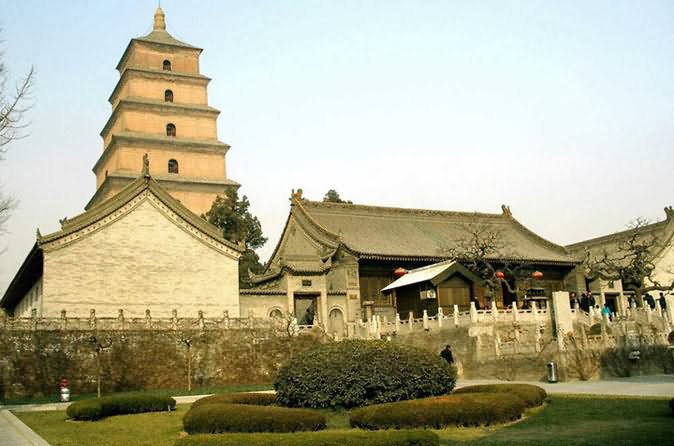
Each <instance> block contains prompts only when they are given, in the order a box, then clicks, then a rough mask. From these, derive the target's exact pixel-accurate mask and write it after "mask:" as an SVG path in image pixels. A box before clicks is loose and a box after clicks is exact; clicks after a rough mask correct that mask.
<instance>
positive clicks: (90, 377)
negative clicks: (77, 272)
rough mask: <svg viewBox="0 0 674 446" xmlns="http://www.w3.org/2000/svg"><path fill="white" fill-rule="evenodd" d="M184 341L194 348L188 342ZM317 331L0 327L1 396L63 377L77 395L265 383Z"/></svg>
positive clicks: (49, 390) (19, 394)
mask: <svg viewBox="0 0 674 446" xmlns="http://www.w3.org/2000/svg"><path fill="white" fill-rule="evenodd" d="M187 342H189V343H190V344H191V347H190V348H189V349H188V348H187ZM320 342H322V337H321V336H316V335H312V334H303V335H301V336H296V337H289V336H288V335H287V334H285V333H283V332H279V331H277V330H274V329H271V328H267V327H261V328H246V329H213V330H201V329H194V330H156V329H153V330H132V331H129V330H35V331H31V330H0V358H2V359H0V397H2V398H3V399H15V398H23V397H40V396H46V395H55V394H56V392H57V391H58V383H59V380H60V379H61V378H62V377H67V378H68V379H69V380H70V383H71V389H72V392H73V393H74V394H81V393H92V392H95V391H96V380H97V376H98V362H97V354H96V347H97V346H99V347H102V349H101V350H100V354H99V355H100V356H99V358H100V364H101V384H102V391H103V392H104V393H108V392H118V391H128V390H139V389H159V388H162V389H177V388H187V364H188V355H191V357H192V366H191V367H192V386H195V387H202V386H219V385H226V384H253V383H270V382H272V380H273V375H274V373H275V372H276V370H277V369H278V367H279V366H280V365H281V364H283V363H284V362H286V361H287V360H288V359H289V358H291V357H292V355H293V354H296V353H297V352H301V351H305V350H307V349H309V348H311V347H313V346H315V345H317V344H318V343H320Z"/></svg>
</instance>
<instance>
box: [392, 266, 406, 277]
mask: <svg viewBox="0 0 674 446" xmlns="http://www.w3.org/2000/svg"><path fill="white" fill-rule="evenodd" d="M405 274H407V270H406V269H405V268H401V267H398V268H396V269H395V271H393V275H394V276H395V277H396V279H398V278H400V277H402V276H404V275H405Z"/></svg>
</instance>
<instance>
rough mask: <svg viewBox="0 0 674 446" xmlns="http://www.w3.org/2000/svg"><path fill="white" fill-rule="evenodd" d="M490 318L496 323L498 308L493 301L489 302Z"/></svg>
mask: <svg viewBox="0 0 674 446" xmlns="http://www.w3.org/2000/svg"><path fill="white" fill-rule="evenodd" d="M491 316H492V318H494V322H496V321H498V308H497V307H496V302H495V301H493V300H492V301H491Z"/></svg>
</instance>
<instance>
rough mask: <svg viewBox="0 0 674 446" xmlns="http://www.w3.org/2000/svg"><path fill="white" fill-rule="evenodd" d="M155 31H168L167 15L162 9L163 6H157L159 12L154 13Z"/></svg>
mask: <svg viewBox="0 0 674 446" xmlns="http://www.w3.org/2000/svg"><path fill="white" fill-rule="evenodd" d="M153 29H154V30H155V31H158V30H164V31H165V30H166V14H164V11H163V10H162V9H161V6H157V10H156V11H155V12H154V26H153Z"/></svg>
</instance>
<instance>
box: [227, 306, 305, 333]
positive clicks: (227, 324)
mask: <svg viewBox="0 0 674 446" xmlns="http://www.w3.org/2000/svg"><path fill="white" fill-rule="evenodd" d="M290 323H291V325H292V320H291V321H290ZM222 326H223V328H224V329H225V330H229V311H228V310H225V311H223V312H222Z"/></svg>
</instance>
